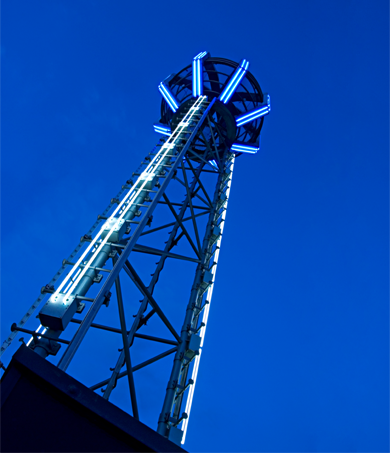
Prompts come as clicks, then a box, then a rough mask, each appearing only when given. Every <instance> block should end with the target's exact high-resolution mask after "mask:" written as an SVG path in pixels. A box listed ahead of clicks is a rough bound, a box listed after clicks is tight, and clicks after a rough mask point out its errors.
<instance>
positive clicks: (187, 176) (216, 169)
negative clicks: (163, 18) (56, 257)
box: [1, 52, 270, 443]
mask: <svg viewBox="0 0 390 453" xmlns="http://www.w3.org/2000/svg"><path fill="white" fill-rule="evenodd" d="M248 66H249V62H247V61H246V60H243V61H242V62H241V63H240V64H237V63H235V62H232V61H230V60H225V59H221V58H212V57H211V56H210V54H209V53H207V52H201V53H200V54H198V55H197V56H196V57H195V58H194V60H193V63H192V65H189V66H188V67H186V68H184V69H183V70H182V71H180V72H179V73H177V74H174V75H171V76H170V77H168V78H167V79H165V80H164V81H163V82H161V84H160V85H159V90H160V92H161V94H162V95H163V101H162V106H161V119H160V121H159V123H158V124H155V125H154V127H155V130H156V131H157V132H159V133H160V134H162V137H163V138H161V139H160V140H159V143H158V144H157V146H156V147H155V148H154V149H153V151H152V152H150V153H149V154H148V156H146V157H145V159H144V161H143V162H141V165H140V167H139V169H138V170H137V171H136V172H135V173H133V174H132V177H131V178H130V179H129V180H127V181H126V183H125V184H124V185H123V186H122V188H121V190H120V191H119V193H118V194H117V195H116V196H115V197H114V198H113V199H111V203H110V204H109V205H108V207H107V208H106V209H105V210H104V211H103V213H102V214H101V215H99V216H98V219H97V221H96V222H95V223H94V224H93V225H92V227H91V229H90V230H89V231H88V232H87V233H86V234H85V235H84V236H83V237H82V238H81V240H80V242H79V244H78V245H77V247H76V248H75V250H74V251H73V252H72V253H71V254H70V256H69V257H68V258H67V259H65V260H64V261H63V263H62V266H61V268H60V269H59V270H58V272H57V273H56V274H55V276H54V277H53V279H52V280H51V281H50V282H49V283H48V284H47V285H45V286H44V287H43V288H42V290H41V294H40V296H39V297H38V298H37V300H36V301H35V302H34V304H33V305H32V306H31V308H30V309H29V310H28V311H27V313H26V314H25V316H24V317H23V318H22V320H21V321H20V322H19V323H18V324H16V323H15V324H13V325H12V328H11V331H12V332H11V334H10V335H9V337H8V338H7V339H6V340H5V341H4V343H3V345H2V347H1V355H2V354H3V353H4V352H5V351H6V350H7V348H8V347H9V346H10V344H11V342H12V340H13V339H14V338H15V337H16V335H17V334H18V333H19V332H24V333H26V334H29V335H30V336H31V337H30V339H29V341H28V343H27V345H28V347H30V348H31V349H33V350H34V351H35V352H36V353H37V354H39V355H40V356H42V357H49V356H51V357H52V359H53V360H54V358H55V360H57V363H56V364H57V366H58V368H59V369H61V370H63V371H66V370H67V369H68V367H69V365H70V364H71V361H72V359H73V358H74V356H75V354H76V352H77V351H78V350H79V349H82V348H80V347H81V345H82V343H83V340H84V339H85V337H86V335H87V333H88V332H90V331H91V330H92V331H93V330H95V331H96V332H99V333H101V334H102V335H103V333H104V332H106V334H107V335H112V334H119V335H120V337H121V339H122V347H121V348H120V350H119V351H118V352H119V354H118V356H117V358H116V362H115V364H114V366H113V367H112V368H110V375H107V377H106V378H105V379H103V380H101V381H100V382H97V383H95V384H94V385H92V386H90V388H91V389H92V390H96V391H99V392H102V396H103V398H105V399H107V400H108V399H109V398H110V396H111V394H112V392H113V390H114V389H115V387H116V386H117V384H118V381H119V380H120V379H121V378H126V380H127V383H128V388H129V393H130V400H131V407H132V414H133V416H134V417H135V418H136V419H139V418H140V414H139V407H138V406H139V404H138V401H139V398H140V397H141V398H142V396H140V395H139V394H138V391H137V390H136V385H135V382H134V373H135V372H136V371H137V370H140V369H142V368H144V367H147V366H149V365H151V364H153V363H156V362H157V361H160V360H161V359H163V358H164V357H167V356H173V357H174V359H173V367H172V370H171V373H170V376H167V377H166V378H167V379H168V385H167V388H166V393H165V397H164V398H163V399H162V402H163V406H162V411H161V413H160V416H159V418H158V427H157V432H158V433H160V434H161V435H163V436H165V437H168V438H169V439H171V440H172V441H174V442H176V443H184V440H185V435H186V431H187V427H188V417H189V414H190V410H191V404H192V399H193V395H194V389H195V383H196V379H197V373H198V367H199V362H200V358H201V353H202V347H203V341H204V337H205V331H206V327H207V321H208V316H209V310H210V302H211V297H212V292H213V287H214V280H215V273H216V269H217V263H218V257H219V252H220V247H221V239H222V233H223V229H224V225H225V216H226V209H227V203H228V200H229V194H230V188H231V181H232V174H233V167H234V163H235V159H236V156H237V155H240V154H241V153H255V152H257V150H258V149H259V134H260V130H261V127H262V125H263V119H264V118H263V117H264V115H266V114H267V113H269V111H270V100H269V96H268V95H263V93H262V91H261V89H260V86H259V84H258V83H257V81H256V80H255V78H254V77H253V75H252V74H251V73H250V72H249V71H248ZM170 191H171V192H172V193H173V195H174V196H175V195H176V194H178V193H180V191H182V192H181V193H182V194H183V196H184V199H183V200H182V201H178V200H177V199H175V201H174V200H173V199H172V193H170ZM162 208H164V209H165V210H166V212H168V213H169V215H170V216H171V218H170V219H168V217H167V214H165V215H160V214H159V212H160V211H159V210H161V209H162ZM158 219H160V222H159V221H158ZM161 220H163V222H161ZM152 223H153V224H152ZM156 223H157V225H156ZM167 229H170V231H169V232H168V234H167V236H166V231H167ZM152 238H156V239H155V240H154V242H153V241H152ZM162 239H165V240H164V241H162ZM158 243H159V244H160V245H158ZM183 243H184V245H183ZM180 246H182V248H181V250H183V251H181V250H179V249H180ZM137 254H143V255H146V256H148V255H152V256H154V257H158V261H157V263H156V265H155V267H154V269H153V273H152V274H151V278H150V280H149V281H146V280H145V277H141V274H140V273H139V270H137V269H136V267H137V265H136V264H135V262H134V259H133V257H134V256H135V255H137ZM167 262H174V263H177V265H178V266H181V265H182V263H183V262H187V263H193V264H194V266H195V275H194V278H193V283H192V285H191V289H190V296H189V300H188V302H187V303H184V304H183V301H182V300H179V301H175V303H169V301H167V300H161V299H157V297H156V295H155V294H156V291H155V290H156V285H157V283H158V281H159V279H160V276H161V274H162V271H163V269H164V266H165V265H166V263H167ZM192 272H193V271H192ZM124 274H126V276H125V275H124ZM124 278H126V279H129V281H130V282H131V283H132V284H133V285H134V286H135V288H136V289H137V290H138V291H139V292H140V293H141V295H142V299H141V301H140V304H139V307H138V309H137V310H136V313H135V315H134V318H133V319H132V322H131V323H130V322H129V318H128V316H127V315H126V307H127V306H128V305H129V299H128V297H127V296H126V291H125V285H124V284H123V279H124ZM127 284H128V283H127V282H126V285H127ZM114 288H115V289H114ZM112 293H115V297H114V298H113V299H116V304H115V305H116V306H117V313H118V315H119V325H118V326H117V327H113V326H112V325H109V324H108V323H103V324H102V323H100V322H99V323H98V322H96V319H95V318H96V317H97V315H98V313H99V312H100V309H101V307H102V306H103V305H106V306H107V307H108V305H109V302H110V299H111V297H112ZM112 305H114V304H112V303H111V306H112ZM38 307H41V308H40V311H39V315H38V317H39V321H40V325H39V327H38V328H30V329H28V328H26V327H27V325H26V324H27V323H30V324H31V325H32V324H33V323H34V318H32V314H33V313H34V312H35V310H36V309H37V308H38ZM184 307H185V308H184ZM170 311H171V313H172V312H174V313H177V312H180V313H181V314H183V312H184V320H183V321H182V324H181V327H180V325H177V322H176V323H175V322H172V321H171V319H172V317H173V318H175V319H176V317H177V316H172V315H171V314H169V312H170ZM155 318H159V320H160V321H161V323H162V325H164V326H165V328H166V331H167V333H168V331H169V337H170V338H166V337H163V336H162V335H161V333H160V331H161V329H160V330H159V329H157V333H155V334H153V332H150V328H148V329H146V328H145V326H147V325H148V321H149V320H151V319H155ZM148 327H149V325H148ZM146 331H147V333H144V332H146ZM65 332H66V338H63V334H64V333H65ZM135 339H140V340H144V341H147V342H153V343H159V344H162V345H166V347H167V349H165V350H164V351H163V352H161V353H159V354H157V355H153V356H152V357H147V358H145V360H143V361H141V362H140V363H137V364H136V365H134V364H133V361H132V358H133V357H134V354H133V349H134V348H136V344H138V343H135ZM61 345H62V346H63V347H62V348H61ZM89 350H90V347H89V349H88V351H89ZM84 353H85V351H84ZM110 357H111V364H112V362H113V360H112V354H111V355H110ZM1 365H2V367H3V368H4V365H3V364H2V363H1ZM156 419H157V414H156Z"/></svg>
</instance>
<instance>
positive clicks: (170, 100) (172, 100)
mask: <svg viewBox="0 0 390 453" xmlns="http://www.w3.org/2000/svg"><path fill="white" fill-rule="evenodd" d="M158 89H159V90H160V93H161V94H162V95H163V97H164V99H165V100H166V101H167V103H168V105H169V107H170V108H171V110H173V112H174V113H175V112H176V110H177V109H178V108H179V103H178V102H177V100H176V98H175V96H174V95H173V94H172V93H171V92H170V91H169V89H168V88H167V87H166V86H165V85H164V83H163V82H161V83H160V85H159V86H158Z"/></svg>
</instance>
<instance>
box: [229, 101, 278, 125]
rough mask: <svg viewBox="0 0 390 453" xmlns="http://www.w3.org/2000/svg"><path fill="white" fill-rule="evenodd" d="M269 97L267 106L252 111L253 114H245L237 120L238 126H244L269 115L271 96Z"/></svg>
mask: <svg viewBox="0 0 390 453" xmlns="http://www.w3.org/2000/svg"><path fill="white" fill-rule="evenodd" d="M266 96H267V104H266V105H262V106H261V107H259V108H258V109H256V110H252V111H251V112H248V113H245V114H244V115H241V116H239V117H237V118H236V123H237V126H242V125H243V124H246V123H249V121H253V120H255V119H257V118H260V117H261V116H264V115H267V114H268V113H269V112H270V111H271V98H270V96H269V94H267V95H266Z"/></svg>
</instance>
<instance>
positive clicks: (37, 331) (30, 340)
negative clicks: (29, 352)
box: [26, 324, 47, 346]
mask: <svg viewBox="0 0 390 453" xmlns="http://www.w3.org/2000/svg"><path fill="white" fill-rule="evenodd" d="M41 327H43V326H42V324H40V325H39V327H38V329H37V330H36V331H35V332H36V333H39V330H40V328H41ZM46 330H47V329H46V327H45V328H44V329H43V330H42V332H41V333H42V334H44V333H45V332H46ZM33 338H34V337H31V338H30V339H29V341H28V343H27V344H26V346H29V344H30V343H31V342H32V341H33ZM40 338H41V337H38V339H40Z"/></svg>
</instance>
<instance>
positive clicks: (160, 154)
mask: <svg viewBox="0 0 390 453" xmlns="http://www.w3.org/2000/svg"><path fill="white" fill-rule="evenodd" d="M205 99H206V96H201V97H199V98H198V99H197V100H196V102H195V104H194V105H193V106H192V107H191V108H190V110H189V111H188V112H187V114H186V116H185V117H184V119H185V120H187V121H186V122H185V125H187V124H188V121H189V120H190V119H191V118H192V116H193V115H194V114H195V112H196V111H197V110H198V109H199V108H200V106H201V104H202V102H203V101H204V100H205ZM185 125H181V124H179V125H178V126H177V128H176V129H175V130H174V132H172V134H171V136H170V138H169V139H168V140H167V142H165V143H164V145H163V146H162V147H161V149H160V151H159V152H158V153H157V154H156V155H155V156H154V158H153V159H152V160H151V162H150V163H149V165H148V166H147V167H146V170H145V171H144V172H143V173H142V174H141V175H140V176H139V178H138V179H137V182H136V184H135V185H134V186H133V187H132V188H131V189H130V190H129V192H128V193H127V194H126V196H125V197H124V198H123V200H122V201H121V202H120V203H119V205H118V206H117V208H116V209H115V211H114V212H113V214H112V215H111V216H110V218H109V219H108V220H110V219H111V218H114V217H115V215H116V214H117V212H118V211H120V212H121V214H120V217H115V218H116V219H117V220H116V222H115V223H114V224H113V225H112V227H111V229H110V231H109V232H108V234H107V235H106V237H105V238H104V239H103V241H102V242H99V243H97V240H98V239H99V238H100V236H101V234H102V232H103V231H104V229H105V227H106V224H107V222H108V220H107V221H106V222H105V223H104V224H103V225H102V227H101V228H100V230H99V232H98V234H97V235H96V236H95V237H94V239H93V240H92V242H91V243H90V244H89V246H88V247H87V248H86V250H85V251H84V253H83V254H82V255H81V257H80V258H79V260H78V261H77V263H76V264H75V265H74V266H73V267H72V269H71V270H70V272H69V273H68V275H67V276H66V277H65V279H64V280H63V281H62V282H61V284H60V286H59V287H58V289H57V290H56V292H55V293H54V296H56V295H57V294H58V293H59V292H60V291H61V289H62V288H63V287H64V286H65V285H66V283H67V282H68V281H69V279H70V278H71V277H72V275H73V273H74V272H75V270H76V269H78V267H79V266H80V264H81V262H82V261H83V259H84V258H85V256H86V255H87V254H88V253H89V251H90V250H91V249H92V247H94V246H95V244H96V243H97V244H96V246H97V249H96V250H95V251H94V252H93V254H92V255H91V257H90V259H89V261H88V263H86V264H85V267H84V269H83V271H82V272H81V273H78V274H79V275H78V278H77V279H76V280H75V281H74V282H73V285H72V286H71V288H70V289H69V290H68V293H71V292H72V291H73V290H74V288H75V287H76V286H77V284H78V283H79V281H80V280H81V279H82V278H83V276H84V274H85V273H86V272H87V270H88V269H89V267H90V265H91V262H92V261H93V260H94V259H95V257H96V255H97V254H98V253H99V252H100V250H101V249H102V248H103V247H104V245H105V244H106V242H107V241H108V239H109V237H110V236H111V233H112V232H113V231H114V229H115V227H116V226H117V224H118V222H119V221H120V220H122V218H123V216H124V215H125V214H126V212H127V211H128V210H129V209H130V207H131V206H132V203H133V201H134V199H135V198H136V197H137V195H139V194H140V193H141V192H142V190H143V188H144V186H145V184H146V183H147V182H148V180H149V178H145V181H144V183H143V184H142V185H141V187H139V188H138V189H136V186H137V184H138V182H139V181H140V178H141V177H142V176H143V175H145V174H149V175H151V176H152V177H153V176H155V174H154V173H153V172H152V169H153V165H154V164H155V163H156V160H157V159H158V162H160V161H161V160H162V159H164V157H165V156H166V155H167V154H168V152H169V151H170V150H171V149H172V148H173V147H174V146H175V143H168V142H169V141H170V140H172V141H173V142H175V141H176V140H178V138H179V136H180V134H181V132H182V131H183V128H184V127H185ZM175 135H177V137H175ZM158 162H157V164H158ZM157 166H158V165H157ZM125 203H126V204H127V206H126V207H125V208H124V209H122V206H123V205H124V204H125ZM98 244H99V245H98ZM75 277H76V276H75ZM72 280H73V279H72Z"/></svg>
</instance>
